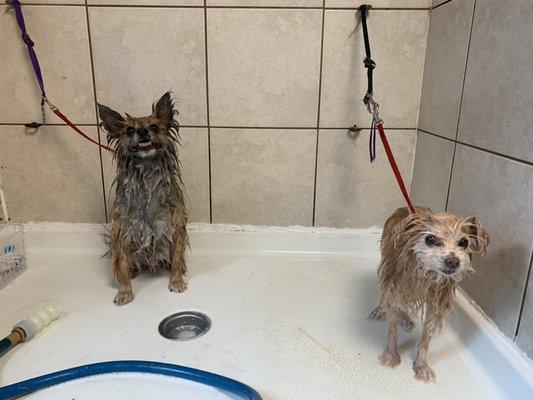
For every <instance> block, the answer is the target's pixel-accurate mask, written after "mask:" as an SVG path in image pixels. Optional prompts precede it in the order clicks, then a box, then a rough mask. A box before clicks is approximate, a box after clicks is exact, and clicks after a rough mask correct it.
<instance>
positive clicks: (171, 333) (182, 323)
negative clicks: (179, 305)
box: [159, 311, 211, 340]
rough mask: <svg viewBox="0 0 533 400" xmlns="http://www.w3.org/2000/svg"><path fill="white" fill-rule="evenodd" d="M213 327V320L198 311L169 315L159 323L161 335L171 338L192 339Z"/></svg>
mask: <svg viewBox="0 0 533 400" xmlns="http://www.w3.org/2000/svg"><path fill="white" fill-rule="evenodd" d="M209 329H211V320H210V319H209V317H208V316H207V315H205V314H202V313H200V312H196V311H183V312H179V313H176V314H172V315H169V316H168V317H166V318H165V319H164V320H163V321H161V323H160V324H159V333H160V334H161V336H163V337H165V338H167V339H170V340H191V339H196V338H198V337H200V336H202V335H205V334H206V333H207V331H208V330H209Z"/></svg>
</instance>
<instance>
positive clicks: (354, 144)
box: [0, 0, 430, 227]
mask: <svg viewBox="0 0 533 400" xmlns="http://www.w3.org/2000/svg"><path fill="white" fill-rule="evenodd" d="M25 3H26V5H25V6H24V12H25V14H26V21H27V25H28V30H29V33H30V35H31V36H32V38H33V40H34V41H35V42H36V46H35V49H36V51H37V52H38V54H39V57H40V60H41V63H42V68H43V72H44V76H45V83H46V86H47V89H48V95H49V98H50V100H51V101H52V102H54V103H56V104H57V105H58V106H59V107H60V108H61V109H62V110H63V112H64V113H65V114H66V115H68V116H69V117H70V118H71V119H72V120H73V121H74V122H75V123H77V124H79V125H80V126H81V127H82V128H83V129H84V130H85V131H86V132H87V133H88V134H89V135H91V136H93V137H94V138H96V139H99V140H104V136H103V135H102V133H101V132H98V129H97V117H96V113H95V102H96V101H98V102H100V103H102V104H105V105H108V106H110V107H112V108H114V109H116V110H118V111H120V112H128V113H130V114H132V115H138V114H141V115H143V114H147V113H148V112H149V111H150V106H151V104H152V102H153V101H154V100H155V99H157V98H158V96H160V95H161V94H162V93H163V92H164V91H166V90H168V89H172V90H173V91H174V92H175V95H176V100H177V104H178V107H179V111H180V117H179V121H180V123H181V125H182V130H181V135H182V138H183V148H182V149H181V150H180V158H181V161H182V165H183V168H184V180H185V186H186V191H187V194H188V208H189V213H190V217H191V218H190V220H191V221H204V222H210V221H211V222H214V223H239V224H268V225H293V224H298V225H307V226H310V225H328V226H339V227H345V226H349V227H366V226H371V225H380V224H382V223H383V221H384V220H385V218H386V216H387V215H388V214H389V213H390V212H391V210H392V209H394V208H395V207H399V206H402V205H403V201H402V198H401V196H400V194H399V192H398V190H397V189H396V186H395V182H394V180H393V177H392V174H391V172H390V170H389V168H388V165H387V163H386V159H385V156H384V154H379V156H378V160H377V162H376V163H375V164H373V165H370V164H369V162H368V155H367V148H368V135H369V132H368V127H369V123H370V118H369V115H368V114H367V112H366V111H365V109H364V107H363V104H362V102H361V99H362V97H363V95H364V92H365V90H366V78H365V71H364V70H363V66H362V59H363V45H362V38H361V32H360V31H358V32H355V33H354V34H353V35H351V36H350V33H351V32H352V30H353V29H354V26H355V9H356V8H357V6H359V5H360V4H361V1H358V0H325V1H324V0H207V2H206V3H205V4H204V0H105V1H104V0H88V1H87V2H85V1H84V0H40V1H39V0H31V1H30V0H28V1H26V2H25ZM370 3H372V4H373V5H374V6H375V7H376V10H375V11H373V12H372V13H371V17H370V19H369V25H370V27H369V29H370V34H371V37H372V42H373V56H374V59H375V60H376V62H377V65H378V67H377V69H376V71H375V77H376V78H375V79H376V84H375V86H376V88H375V93H376V98H377V100H378V101H380V103H381V106H382V108H381V110H382V114H383V118H384V119H385V122H386V125H387V127H388V128H389V137H390V140H391V142H392V143H393V145H394V147H395V149H396V153H397V157H398V161H399V164H400V167H401V169H402V171H403V172H404V174H405V176H406V178H407V179H408V180H409V178H410V175H411V169H412V163H413V152H414V143H415V138H416V126H417V114H418V105H419V100H420V99H419V98H420V90H421V85H422V72H423V64H424V56H425V50H426V49H425V47H426V40H427V25H428V21H429V15H428V9H429V5H430V4H429V0H375V1H370ZM5 11H6V8H5V7H2V8H1V10H0V21H1V23H0V37H2V41H1V45H0V46H1V47H0V51H1V57H0V60H1V61H0V64H1V71H2V72H1V73H0V96H1V97H2V98H1V102H2V108H1V109H0V138H1V142H0V143H1V147H0V166H1V167H2V174H3V177H4V184H5V190H6V197H7V202H8V208H9V211H10V214H11V216H12V218H13V219H14V220H18V221H20V220H47V221H71V222H104V221H105V220H106V211H107V212H109V208H110V204H111V202H112V199H113V195H112V193H111V192H110V186H111V182H112V180H113V176H114V166H113V163H112V159H111V156H110V155H109V154H108V153H106V152H103V153H100V151H99V150H98V149H97V148H96V146H94V145H92V144H90V143H89V142H86V141H84V140H83V139H81V138H80V137H78V136H76V135H75V134H74V133H73V132H72V131H71V130H70V129H69V128H68V127H65V126H61V124H59V122H60V121H59V120H58V119H57V118H55V116H54V115H52V114H50V113H47V120H48V121H49V122H50V123H51V125H49V126H47V127H46V128H41V129H39V130H38V131H37V132H33V131H29V130H27V129H25V128H24V126H23V123H25V122H29V121H39V120H40V109H39V92H38V89H37V85H36V82H35V79H34V77H33V73H32V71H31V68H30V66H29V62H28V57H27V53H26V49H25V47H24V45H23V44H22V42H21V40H20V37H19V32H18V27H17V25H16V23H15V18H14V15H13V12H7V13H5ZM354 123H356V124H357V125H358V126H360V127H363V128H367V129H364V130H363V131H362V132H361V133H360V135H359V136H358V137H355V138H353V137H350V136H349V135H348V134H347V128H348V127H350V126H352V125H353V124H354Z"/></svg>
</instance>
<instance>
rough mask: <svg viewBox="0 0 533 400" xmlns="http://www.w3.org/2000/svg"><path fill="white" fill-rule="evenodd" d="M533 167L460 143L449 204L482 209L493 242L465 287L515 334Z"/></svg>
mask: <svg viewBox="0 0 533 400" xmlns="http://www.w3.org/2000/svg"><path fill="white" fill-rule="evenodd" d="M532 177H533V167H531V166H528V165H525V164H521V163H518V162H515V161H511V160H508V159H505V158H501V157H498V156H495V155H492V154H489V153H486V152H483V151H479V150H475V149H472V148H469V147H466V146H462V145H458V146H457V152H456V156H455V161H454V166H453V175H452V182H451V187H450V199H449V203H448V210H449V211H450V212H453V213H458V214H462V215H465V216H466V215H477V216H478V217H479V219H480V221H481V222H482V223H483V224H484V225H485V226H486V228H487V230H488V232H489V234H490V236H491V243H490V245H489V247H488V252H487V256H486V257H484V258H481V257H476V258H475V260H474V262H475V269H476V273H475V274H474V275H473V276H472V277H471V278H469V279H467V280H466V281H465V282H464V284H463V287H464V288H465V289H466V291H467V292H468V294H469V295H470V296H472V297H473V299H474V300H475V301H476V302H477V303H478V304H479V305H480V306H481V308H483V310H484V311H485V312H486V313H487V315H488V316H489V317H490V318H492V319H493V320H494V322H495V323H496V324H497V325H498V327H499V328H500V329H501V330H502V331H503V332H504V333H505V334H506V335H507V336H510V337H512V336H513V335H514V333H515V329H516V324H517V321H518V313H519V311H520V303H521V301H522V294H523V288H524V286H525V281H526V275H527V270H528V266H529V260H530V255H531V250H532V243H533V203H532V202H531V199H533V179H532Z"/></svg>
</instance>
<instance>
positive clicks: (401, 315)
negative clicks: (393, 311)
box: [368, 304, 415, 332]
mask: <svg viewBox="0 0 533 400" xmlns="http://www.w3.org/2000/svg"><path fill="white" fill-rule="evenodd" d="M386 317H387V313H386V312H385V310H383V308H382V306H381V304H379V305H377V306H376V308H374V309H373V310H372V311H371V312H370V314H369V315H368V319H375V320H376V321H381V320H384V319H385V318H386ZM398 322H399V324H400V326H401V327H402V329H403V330H404V331H406V332H411V331H412V330H413V328H414V327H415V323H414V322H413V320H412V319H411V317H410V316H409V314H407V313H406V312H405V311H402V310H399V311H398Z"/></svg>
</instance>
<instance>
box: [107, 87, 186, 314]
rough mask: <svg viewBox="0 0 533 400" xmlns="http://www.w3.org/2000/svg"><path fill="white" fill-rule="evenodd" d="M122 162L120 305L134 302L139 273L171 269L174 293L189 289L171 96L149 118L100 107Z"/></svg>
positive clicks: (115, 235)
mask: <svg viewBox="0 0 533 400" xmlns="http://www.w3.org/2000/svg"><path fill="white" fill-rule="evenodd" d="M98 111H99V114H100V118H101V120H102V126H103V127H104V128H105V130H106V131H107V132H108V135H107V139H108V142H109V143H110V144H112V145H114V147H115V150H116V153H115V160H116V162H117V176H116V178H115V182H114V184H115V185H116V198H115V202H114V204H113V209H112V212H111V219H112V228H111V239H110V244H111V253H112V258H113V260H112V268H113V275H114V277H115V280H116V282H117V284H118V293H117V295H116V297H115V303H116V304H117V305H123V304H127V303H129V302H130V301H132V300H133V290H132V286H131V279H132V278H134V277H135V276H136V275H137V274H138V273H139V272H143V271H150V272H152V271H155V270H157V269H161V268H162V269H167V270H168V269H170V285H169V289H170V290H171V291H173V292H183V291H184V290H185V289H186V288H187V285H186V283H185V281H184V279H183V275H184V274H185V273H186V271H187V267H186V265H185V258H184V252H185V248H186V246H187V245H188V237H187V230H186V225H187V213H186V211H185V204H184V195H183V190H182V186H183V182H182V180H181V172H180V165H179V161H178V153H177V148H176V145H177V144H178V143H179V133H178V123H177V121H176V120H175V115H176V114H177V111H175V110H174V105H173V103H172V98H171V95H170V93H165V94H164V95H163V97H161V99H160V100H159V101H158V102H157V103H156V104H155V105H153V106H152V114H151V115H149V116H147V117H139V118H136V117H131V116H129V115H127V114H126V117H123V116H122V115H120V114H119V113H117V112H116V111H113V110H111V109H110V108H108V107H105V106H102V105H98Z"/></svg>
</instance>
